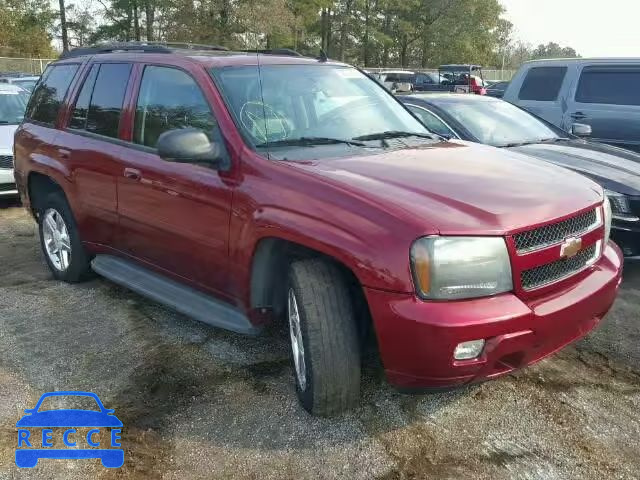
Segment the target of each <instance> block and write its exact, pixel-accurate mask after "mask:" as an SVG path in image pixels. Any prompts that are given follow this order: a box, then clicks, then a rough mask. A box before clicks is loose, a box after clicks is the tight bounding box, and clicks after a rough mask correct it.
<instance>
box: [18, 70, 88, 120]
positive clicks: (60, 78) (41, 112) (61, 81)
mask: <svg viewBox="0 0 640 480" xmlns="http://www.w3.org/2000/svg"><path fill="white" fill-rule="evenodd" d="M77 70H78V65H76V64H72V65H55V66H52V67H49V68H47V72H46V73H45V77H44V79H43V81H42V82H40V84H39V85H38V88H36V90H35V92H33V96H32V98H31V101H30V103H29V107H28V113H27V117H28V118H31V119H32V120H36V121H38V122H43V123H48V124H53V123H54V122H55V120H56V118H57V117H58V111H59V110H60V105H62V101H63V100H64V96H65V95H66V93H67V90H68V89H69V85H71V80H73V77H74V75H75V74H76V71H77Z"/></svg>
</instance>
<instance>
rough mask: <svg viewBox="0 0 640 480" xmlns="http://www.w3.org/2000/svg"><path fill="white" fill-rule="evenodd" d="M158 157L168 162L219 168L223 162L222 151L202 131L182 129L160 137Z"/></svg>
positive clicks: (165, 133)
mask: <svg viewBox="0 0 640 480" xmlns="http://www.w3.org/2000/svg"><path fill="white" fill-rule="evenodd" d="M156 148H157V149H158V155H159V156H160V158H162V159H163V160H166V161H168V162H178V163H207V164H210V165H214V166H218V165H219V164H220V163H221V162H222V149H221V148H220V145H218V144H217V143H216V142H212V141H211V140H209V137H208V136H207V134H206V133H204V132H203V131H202V130H199V129H197V128H181V129H177V130H169V131H167V132H164V133H162V134H161V135H160V137H158V143H157V144H156Z"/></svg>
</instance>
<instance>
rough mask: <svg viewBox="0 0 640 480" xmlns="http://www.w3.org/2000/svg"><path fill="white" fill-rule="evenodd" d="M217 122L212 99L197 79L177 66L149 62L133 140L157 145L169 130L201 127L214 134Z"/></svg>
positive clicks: (137, 105) (138, 106)
mask: <svg viewBox="0 0 640 480" xmlns="http://www.w3.org/2000/svg"><path fill="white" fill-rule="evenodd" d="M215 125H216V121H215V118H214V117H213V113H211V109H210V108H209V103H208V102H207V100H206V98H205V97H204V94H203V93H202V90H200V87H199V86H198V85H197V83H196V82H195V80H194V79H193V78H192V77H191V76H190V75H188V74H187V73H185V72H183V71H182V70H178V69H176V68H169V67H157V66H147V67H145V69H144V74H143V76H142V82H141V83H140V93H139V94H138V102H137V104H136V117H135V123H134V129H133V141H134V143H138V144H140V145H145V146H147V147H152V148H155V146H156V143H157V141H158V137H159V136H160V135H161V134H162V133H163V132H166V131H168V130H175V129H179V128H189V127H193V128H198V129H200V130H203V131H205V132H206V133H208V134H211V132H212V130H213V128H214V127H215Z"/></svg>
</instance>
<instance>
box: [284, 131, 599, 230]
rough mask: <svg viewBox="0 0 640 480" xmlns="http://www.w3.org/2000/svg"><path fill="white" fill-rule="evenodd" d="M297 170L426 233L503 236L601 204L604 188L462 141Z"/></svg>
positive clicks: (300, 165) (521, 157)
mask: <svg viewBox="0 0 640 480" xmlns="http://www.w3.org/2000/svg"><path fill="white" fill-rule="evenodd" d="M292 165H294V166H295V167H296V168H301V169H305V170H308V171H310V173H313V174H315V175H320V176H322V177H323V178H324V179H325V180H328V181H330V182H332V183H334V184H335V183H338V184H340V186H341V187H343V190H347V191H353V190H354V189H355V190H357V194H358V195H359V196H360V197H366V198H367V200H368V202H369V203H375V204H376V206H377V207H379V208H382V209H386V211H387V212H388V213H390V214H391V215H394V216H396V217H403V219H405V220H406V221H413V222H416V224H418V225H419V226H420V227H423V229H424V230H425V233H441V234H460V235H463V234H503V233H507V232H512V231H514V230H518V229H523V228H526V227H529V226H531V225H535V224H539V223H544V222H548V221H551V220H555V219H556V218H558V217H562V216H564V215H570V214H572V213H575V212H577V211H579V210H581V209H584V208H587V207H589V206H591V205H594V204H596V203H598V202H599V201H601V199H602V196H601V189H600V187H598V186H597V185H596V184H594V183H593V182H591V181H590V180H588V179H586V178H584V177H582V176H580V175H577V174H575V173H573V172H570V171H568V170H565V169H561V168H558V167H556V166H554V165H551V164H548V163H545V162H540V161H537V160H534V159H532V158H530V157H527V156H525V155H521V154H518V153H515V152H509V151H506V150H504V149H498V148H494V147H488V146H485V145H480V144H474V143H469V142H462V141H455V142H442V143H439V144H436V145H428V146H423V147H420V148H409V149H402V150H395V151H387V152H384V153H379V154H374V155H369V156H358V157H350V158H337V159H327V160H321V161H317V162H306V163H295V162H293V163H292Z"/></svg>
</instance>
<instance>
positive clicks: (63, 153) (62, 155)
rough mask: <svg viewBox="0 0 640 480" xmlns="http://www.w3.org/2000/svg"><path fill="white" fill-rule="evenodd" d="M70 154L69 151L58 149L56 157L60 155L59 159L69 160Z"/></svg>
mask: <svg viewBox="0 0 640 480" xmlns="http://www.w3.org/2000/svg"><path fill="white" fill-rule="evenodd" d="M70 154H71V152H70V151H69V150H67V149H66V148H59V149H58V155H60V158H69V155H70Z"/></svg>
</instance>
